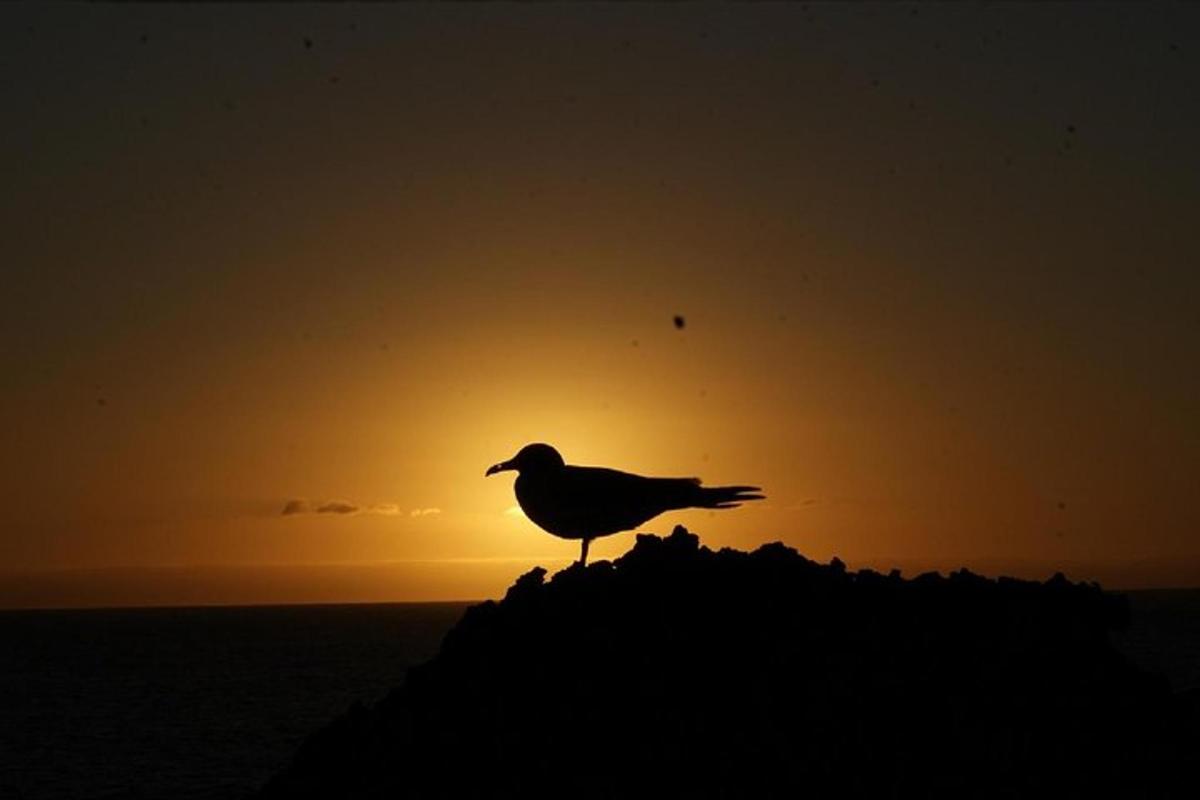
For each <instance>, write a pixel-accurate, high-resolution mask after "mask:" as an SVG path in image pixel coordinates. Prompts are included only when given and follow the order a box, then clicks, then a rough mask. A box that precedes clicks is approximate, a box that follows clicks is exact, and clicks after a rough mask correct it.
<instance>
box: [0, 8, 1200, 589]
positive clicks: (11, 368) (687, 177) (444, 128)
mask: <svg viewBox="0 0 1200 800" xmlns="http://www.w3.org/2000/svg"><path fill="white" fill-rule="evenodd" d="M908 10H909V9H907V8H902V7H899V6H896V7H893V6H886V5H885V6H880V7H877V8H872V9H869V10H868V11H859V10H857V9H855V8H854V7H846V8H843V7H839V6H829V7H822V8H819V9H805V8H803V7H801V6H798V5H797V6H787V5H780V6H767V5H764V6H755V7H752V8H744V9H742V8H739V11H738V13H737V14H736V15H735V14H734V13H733V12H731V11H730V10H729V9H727V8H724V7H712V8H696V7H693V8H690V9H689V10H688V11H687V12H683V11H681V10H679V9H676V8H673V7H666V6H663V7H654V6H646V7H637V6H635V7H609V8H600V7H591V6H562V7H555V8H550V9H536V10H535V9H534V8H532V7H528V8H527V7H523V6H517V7H511V6H510V7H504V8H503V9H501V8H493V7H485V6H480V7H461V8H455V9H453V10H445V9H441V8H438V7H433V6H399V5H398V6H394V7H393V6H384V5H380V6H379V7H375V6H370V7H357V6H356V7H354V8H353V9H350V8H346V9H340V8H339V9H335V8H329V9H325V8H322V9H321V10H320V11H319V12H318V11H316V10H313V9H303V8H298V9H295V10H291V11H289V12H288V14H285V15H278V14H276V13H274V12H270V13H268V12H267V11H266V10H265V9H257V8H253V7H249V8H242V7H234V6H230V7H214V8H208V7H205V8H204V9H203V10H201V9H186V10H185V9H177V8H172V9H164V11H163V12H162V13H161V14H159V15H154V16H153V17H147V16H145V13H144V12H143V11H142V10H141V9H137V8H129V9H125V8H122V9H120V10H118V9H111V10H110V9H105V10H104V11H103V12H99V11H98V10H96V9H94V8H91V7H80V8H75V7H55V6H51V7H45V8H44V7H41V6H36V5H33V4H30V5H26V6H15V7H14V6H10V7H6V8H4V10H3V12H0V13H5V14H10V15H13V16H14V17H22V19H19V20H16V21H15V23H14V24H11V25H4V26H0V37H3V39H4V42H3V43H4V45H5V46H4V48H3V51H4V52H6V53H8V54H10V56H11V59H12V61H13V64H14V65H16V67H15V68H16V69H18V70H19V72H20V74H22V75H25V76H27V80H22V81H18V82H17V83H15V84H13V85H12V86H11V87H10V88H11V89H12V91H13V92H15V93H16V94H15V95H14V99H13V104H14V107H20V108H22V109H23V110H24V115H23V117H22V121H21V124H19V125H9V126H3V127H2V128H0V144H2V145H3V147H2V148H0V149H2V150H3V152H12V153H23V154H26V156H27V157H25V158H22V159H19V160H18V163H14V164H13V165H12V168H11V169H10V170H9V172H8V173H6V179H5V187H6V188H7V189H8V195H7V196H8V197H10V198H12V202H11V203H10V204H9V206H8V209H9V211H10V212H11V213H8V214H6V215H3V216H0V221H2V222H0V224H3V225H4V226H5V229H4V236H3V237H2V238H3V240H4V241H5V246H6V248H7V255H6V260H5V263H6V266H7V267H8V268H9V269H10V270H11V271H13V275H12V277H11V280H10V281H8V282H7V284H6V286H7V290H6V292H5V293H4V295H3V297H0V303H2V304H3V311H4V313H3V314H0V325H4V326H6V327H5V329H4V330H5V332H6V335H5V336H3V337H0V358H2V361H0V367H2V372H3V374H4V375H5V381H6V388H5V391H4V392H3V393H0V421H2V422H0V424H2V425H3V426H4V428H3V431H2V433H3V436H2V437H0V438H2V439H3V441H4V442H5V452H6V457H5V459H3V460H2V461H0V491H2V492H4V493H5V494H4V503H3V507H4V509H5V514H6V517H5V519H4V531H5V535H4V536H3V537H0V563H3V564H5V565H9V566H10V567H12V568H14V569H25V570H45V569H52V568H61V567H79V568H87V569H94V568H138V569H140V568H150V567H157V566H164V567H170V568H176V567H187V566H194V565H214V564H216V565H220V566H222V567H224V566H229V567H231V568H237V569H242V568H249V567H250V566H251V565H262V566H264V568H266V566H267V565H292V566H294V567H295V568H297V569H303V570H309V569H310V568H314V565H321V564H334V565H346V564H355V565H370V564H374V563H389V564H394V563H412V564H417V563H420V564H429V563H435V562H438V563H441V562H444V563H448V564H449V563H456V564H462V563H468V562H469V561H470V560H471V559H485V560H490V561H488V562H487V563H509V564H510V567H505V568H504V569H508V570H510V572H511V574H507V573H506V574H504V575H501V572H502V570H501V569H500V568H497V571H496V572H495V573H489V577H488V579H487V580H486V581H484V580H482V579H480V580H479V581H478V582H477V583H475V584H471V582H470V581H469V580H468V581H465V582H464V581H457V580H454V579H451V578H445V582H444V585H445V586H454V587H458V589H459V590H462V591H465V589H462V587H464V586H468V585H474V586H475V587H476V588H475V589H474V590H472V591H470V592H468V593H467V594H465V595H463V596H471V597H481V596H485V595H494V594H495V593H496V592H498V591H501V590H502V589H503V588H504V586H505V585H506V583H505V581H506V580H509V579H511V578H512V577H514V576H515V574H517V571H518V570H519V569H520V566H521V565H520V564H518V563H517V561H519V560H521V559H526V558H535V557H543V556H544V557H556V556H557V555H559V554H561V556H562V557H563V558H564V559H567V560H569V559H571V558H572V557H574V555H575V552H574V550H575V548H574V545H573V544H572V543H570V542H557V541H554V540H552V539H549V538H548V537H546V536H545V535H544V534H542V533H541V532H540V531H539V530H538V529H537V528H536V526H534V525H533V524H532V523H531V522H529V521H528V520H526V519H524V518H523V516H521V515H519V514H516V513H509V511H507V509H510V508H511V507H512V505H513V503H512V485H511V480H500V479H493V480H492V481H485V480H484V479H483V478H482V477H481V475H482V470H483V469H484V468H486V467H487V466H488V465H489V464H491V463H494V462H495V461H496V460H497V459H498V458H500V457H502V456H504V455H505V454H511V453H513V452H516V450H517V449H518V448H520V447H521V446H522V445H524V444H527V443H529V442H535V441H546V442H552V443H554V444H555V446H556V447H558V449H559V450H560V451H561V452H562V454H563V455H564V457H566V459H567V460H568V461H569V462H570V463H575V464H611V465H618V466H619V467H620V468H622V469H627V470H629V471H631V472H635V473H640V474H646V475H662V476H679V477H687V476H698V477H700V478H702V479H704V481H705V482H707V483H710V484H724V483H736V482H751V483H754V484H757V485H761V486H763V487H764V489H765V491H766V493H767V494H768V496H769V498H770V499H769V500H767V501H764V502H763V504H762V505H760V506H758V507H746V508H742V509H739V510H738V512H737V513H736V514H721V515H716V514H711V515H710V513H709V512H704V511H688V512H678V513H671V514H668V515H665V516H663V517H661V518H659V519H656V520H653V521H652V522H651V523H650V524H649V526H648V528H649V529H650V530H652V531H656V532H659V533H666V532H667V531H669V530H670V527H671V526H672V525H673V524H675V523H677V522H678V523H682V524H684V525H687V526H688V527H689V528H690V529H692V530H694V531H695V532H697V533H699V534H700V535H701V536H702V538H703V542H704V543H705V544H706V545H708V546H711V547H721V546H733V547H739V548H753V547H756V546H757V545H759V544H761V543H763V542H765V541H770V540H775V539H782V540H784V541H785V542H786V543H788V544H790V545H793V546H795V547H797V548H799V549H800V550H801V551H802V552H803V553H805V554H806V555H808V556H810V557H813V558H818V559H823V560H824V559H828V558H829V557H831V556H833V555H838V556H840V557H841V558H843V559H844V560H845V561H847V562H848V563H851V564H859V565H872V566H877V567H882V568H887V567H889V566H890V565H891V564H893V563H900V562H903V563H905V564H917V565H921V566H936V567H940V568H945V567H956V566H960V565H967V566H972V567H979V566H980V565H982V564H986V563H1005V564H1027V565H1029V566H1028V567H1027V569H1025V572H1024V574H1029V575H1033V576H1036V575H1038V574H1041V573H1043V572H1046V571H1053V569H1054V568H1056V566H1055V565H1063V564H1079V565H1080V567H1079V571H1078V572H1076V573H1075V574H1073V575H1072V577H1078V578H1087V577H1090V576H1092V575H1100V574H1104V575H1116V574H1120V573H1119V570H1115V568H1116V567H1119V566H1120V565H1122V564H1132V563H1134V562H1136V561H1137V560H1139V559H1149V560H1151V561H1153V560H1154V559H1157V561H1154V563H1156V564H1162V563H1171V562H1179V563H1184V562H1186V561H1187V559H1188V558H1190V557H1191V556H1194V555H1196V552H1197V545H1196V544H1195V541H1196V539H1195V532H1196V531H1197V530H1200V512H1198V511H1197V507H1196V504H1195V502H1194V498H1195V497H1196V496H1197V494H1198V492H1197V485H1196V476H1197V475H1200V433H1198V425H1200V422H1198V421H1197V420H1198V418H1197V415H1196V414H1195V409H1194V402H1193V400H1194V398H1195V397H1196V396H1197V394H1198V393H1200V375H1198V373H1197V371H1196V370H1195V369H1194V368H1193V367H1192V365H1194V364H1197V363H1200V327H1197V324H1196V317H1195V307H1196V303H1195V302H1194V301H1195V298H1196V297H1197V296H1200V285H1198V283H1197V282H1198V281H1200V277H1198V276H1200V272H1197V271H1196V270H1194V269H1192V265H1194V264H1195V263H1196V262H1197V257H1198V256H1197V252H1196V246H1197V245H1196V242H1197V239H1196V237H1194V236H1192V235H1191V231H1190V229H1189V227H1188V225H1189V220H1190V216H1189V215H1188V214H1187V213H1185V212H1186V211H1187V210H1188V209H1192V208H1194V207H1196V206H1197V205H1198V204H1200V198H1197V197H1196V186H1195V182H1194V181H1191V180H1190V177H1189V176H1191V175H1195V174H1197V171H1198V170H1200V165H1197V163H1196V159H1197V150H1196V149H1195V148H1194V147H1192V146H1191V142H1193V141H1195V140H1196V139H1200V123H1198V121H1197V119H1196V104H1195V103H1194V102H1191V100H1192V95H1193V94H1194V91H1193V87H1192V86H1191V84H1190V83H1188V82H1187V80H1186V76H1187V75H1190V74H1191V71H1189V69H1187V68H1185V67H1186V64H1185V63H1184V62H1185V61H1186V60H1187V59H1191V58H1194V53H1193V51H1191V50H1189V51H1187V52H1186V53H1183V52H1181V50H1180V49H1179V48H1176V49H1171V48H1170V47H1167V46H1165V44H1164V43H1166V42H1169V41H1173V39H1172V37H1174V36H1176V35H1177V34H1176V31H1181V30H1190V29H1191V28H1189V27H1188V26H1190V25H1194V23H1195V17H1194V14H1195V13H1196V12H1195V11H1190V10H1187V9H1186V8H1184V7H1179V8H1175V7H1172V9H1171V10H1169V11H1162V12H1161V13H1158V12H1156V13H1155V14H1137V13H1135V12H1133V11H1131V10H1128V9H1124V8H1119V7H1105V9H1103V10H1100V11H1095V12H1092V13H1091V14H1090V15H1089V16H1088V24H1087V25H1086V26H1082V27H1080V26H1074V25H1063V24H1062V22H1063V17H1064V16H1069V15H1070V14H1072V13H1075V12H1073V11H1070V10H1068V9H1065V8H1064V7H1059V6H1055V7H1052V8H1048V9H1043V8H1040V7H1025V6H1001V7H996V8H991V7H989V8H988V9H986V10H981V11H979V12H978V15H977V16H976V15H973V14H972V13H960V12H957V11H952V10H951V9H950V8H949V7H946V8H942V7H936V6H934V7H928V8H923V9H921V13H920V14H919V15H911V14H909V13H908ZM196 15H200V16H201V17H203V19H204V20H205V24H203V25H197V24H193V23H194V22H195V20H196V19H197V17H196ZM351 16H354V28H353V29H352V28H351V22H352V20H351ZM25 17H28V20H26V19H24V18H25ZM810 17H813V18H814V19H809V18H810ZM81 20H83V21H85V22H86V24H82V23H81ZM31 30H32V31H33V32H32V33H30V31H31ZM996 31H999V32H1000V33H1002V34H1003V35H999V36H993V35H992V34H993V33H994V32H996ZM1064 31H1066V32H1065V33H1064ZM142 33H146V34H148V35H147V36H146V38H145V40H143V39H142V38H141V34H142ZM305 40H308V41H310V42H313V43H314V44H313V46H311V47H305V46H303V45H302V42H303V41H305ZM1130 41H1136V42H1139V43H1140V44H1139V46H1138V47H1129V46H1127V44H1128V42H1130ZM848 43H849V45H852V46H848ZM1064 48H1069V49H1070V50H1071V52H1073V53H1074V56H1073V58H1072V59H1070V60H1069V63H1064V60H1063V59H1062V57H1061V54H1062V52H1064ZM197 53H204V54H208V55H206V56H205V58H206V59H209V60H207V61H205V65H206V66H205V67H204V69H199V68H198V67H197V63H198V62H196V61H195V59H196V58H197V55H196V54H197ZM446 53H455V54H456V57H455V58H454V59H449V60H447V59H446V58H445V54H446ZM847 53H853V57H850V56H848V55H846V54H847ZM1187 63H1190V61H1188V62H1187ZM999 64H1003V68H1000V67H999V66H997V65H999ZM1051 67H1052V68H1051ZM335 74H336V75H337V76H338V77H339V80H338V81H337V82H336V83H334V82H331V81H330V77H331V76H332V75H335ZM1031 85H1036V86H1037V87H1038V91H1037V92H1036V93H1031V92H1030V91H1028V87H1029V86H1031ZM1145 86H1153V87H1155V91H1154V92H1145V91H1144V90H1143V88H1142V87H1145ZM348 131H352V132H353V142H354V145H353V147H344V146H343V144H344V143H345V142H346V141H347V136H348V134H347V132H348ZM813 154H820V157H819V158H816V157H813ZM65 209H66V210H65ZM68 211H69V213H68ZM676 317H678V318H679V321H678V322H677V321H676ZM284 509H290V510H289V511H287V512H286V513H281V511H283V510H284ZM629 539H630V537H622V536H617V537H613V538H612V539H609V540H607V541H606V540H598V541H597V542H596V543H595V545H594V550H593V554H592V555H593V557H594V558H608V557H613V556H616V555H619V554H620V553H621V552H623V551H624V549H625V548H626V547H628V546H629ZM504 559H515V561H512V562H504ZM1188 563H1191V562H1188ZM1089 564H1090V565H1091V566H1088V565H1089ZM1097 565H1101V566H1103V565H1107V566H1106V567H1105V569H1108V571H1107V572H1101V571H1097V569H1096V567H1097ZM1110 567H1112V568H1113V569H1109V568H1110ZM280 568H281V569H282V567H280ZM272 569H274V567H272ZM1089 570H1091V571H1090V572H1089ZM1155 570H1157V573H1156V572H1155ZM304 574H305V575H309V574H311V573H310V572H305V573H304ZM397 574H399V573H397ZM406 574H408V573H406ZM438 574H439V575H445V574H446V573H444V572H439V573H438ZM1139 574H1140V575H1147V576H1151V575H1153V574H1159V575H1160V576H1164V577H1162V578H1161V580H1163V581H1167V582H1172V583H1179V582H1191V580H1190V579H1189V580H1187V581H1181V579H1180V578H1178V577H1171V578H1169V579H1168V578H1167V577H1165V576H1167V575H1171V576H1176V575H1178V574H1180V573H1176V572H1171V571H1169V570H1166V571H1164V570H1163V569H1161V568H1159V567H1155V568H1154V569H1149V568H1147V570H1145V571H1144V572H1143V573H1139ZM415 575H416V573H411V574H409V577H406V578H404V579H403V580H402V581H401V583H402V584H403V586H401V587H400V588H399V589H397V594H396V596H397V597H404V598H406V599H413V598H419V597H420V596H421V595H420V592H430V594H429V595H428V596H429V597H439V598H445V597H446V595H445V593H443V592H441V590H436V589H435V587H434V583H436V582H431V581H427V580H424V579H422V578H419V577H414V576H415ZM398 580H399V579H398ZM439 580H441V579H439ZM471 580H474V578H472V579H471ZM1139 580H1141V581H1142V582H1143V583H1145V582H1151V583H1152V582H1153V580H1152V579H1151V578H1141V579H1139ZM343 585H344V584H343ZM373 585H378V586H383V585H384V582H382V581H380V582H379V583H378V584H373ZM314 591H315V590H314ZM317 595H319V596H321V597H328V596H330V595H327V594H321V593H320V592H317V593H315V594H314V596H317ZM155 596H156V597H161V595H158V594H156V595H155ZM214 596H215V595H214ZM239 596H241V595H239ZM354 596H356V597H357V596H358V595H354ZM288 597H293V595H288Z"/></svg>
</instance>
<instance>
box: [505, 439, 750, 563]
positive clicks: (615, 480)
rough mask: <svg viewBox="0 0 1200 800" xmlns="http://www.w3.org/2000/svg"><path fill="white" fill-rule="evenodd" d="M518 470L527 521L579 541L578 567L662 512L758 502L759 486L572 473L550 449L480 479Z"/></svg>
mask: <svg viewBox="0 0 1200 800" xmlns="http://www.w3.org/2000/svg"><path fill="white" fill-rule="evenodd" d="M506 470H516V471H517V480H516V482H515V483H514V486H513V488H514V489H515V491H516V493H517V502H518V503H520V505H521V510H522V511H524V512H525V516H527V517H529V518H530V519H531V520H533V522H534V523H535V524H536V525H537V526H538V527H539V528H541V529H542V530H544V531H546V532H547V533H552V534H554V535H555V536H558V537H560V538H563V539H582V540H583V550H582V551H581V553H580V555H579V563H580V564H586V563H587V554H588V545H589V544H591V541H592V539H595V538H597V537H599V536H608V535H609V534H613V533H620V532H621V531H628V530H632V529H633V528H636V527H637V526H638V525H641V524H642V523H643V522H646V521H647V520H649V519H653V518H654V517H657V516H658V515H659V514H661V513H663V512H664V511H672V510H675V509H681V508H736V507H737V506H739V505H741V504H742V503H743V502H745V501H747V500H762V499H763V497H764V495H761V494H757V492H759V491H761V490H760V489H759V488H758V487H757V486H711V487H705V486H701V485H700V479H699V478H644V477H642V476H641V475H633V474H631V473H628V472H620V471H619V470H615V469H607V468H605V467H576V466H572V465H569V464H566V463H565V462H564V461H563V457H562V456H560V455H559V454H558V451H557V450H555V449H554V448H553V447H551V446H550V445H548V444H527V445H525V446H524V447H522V448H521V452H519V453H517V454H516V455H515V456H513V457H512V458H510V459H509V460H508V461H501V462H500V463H499V464H493V465H492V466H490V467H488V468H487V472H485V473H484V477H487V476H488V475H495V474H496V473H497V472H504V471H506Z"/></svg>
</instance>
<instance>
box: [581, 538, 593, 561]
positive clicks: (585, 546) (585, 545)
mask: <svg viewBox="0 0 1200 800" xmlns="http://www.w3.org/2000/svg"><path fill="white" fill-rule="evenodd" d="M591 543H592V540H591V539H586V538H585V539H584V540H583V552H582V553H580V554H579V565H580V566H582V567H586V566H587V551H588V545H589V544H591Z"/></svg>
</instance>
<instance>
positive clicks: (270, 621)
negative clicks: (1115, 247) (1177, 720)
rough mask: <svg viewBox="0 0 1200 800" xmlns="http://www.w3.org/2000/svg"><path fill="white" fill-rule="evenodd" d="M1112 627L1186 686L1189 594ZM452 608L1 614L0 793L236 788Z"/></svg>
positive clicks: (177, 794)
mask: <svg viewBox="0 0 1200 800" xmlns="http://www.w3.org/2000/svg"><path fill="white" fill-rule="evenodd" d="M1131 599H1132V601H1133V624H1132V626H1131V628H1130V630H1128V631H1125V632H1123V633H1121V634H1119V635H1117V636H1115V637H1114V641H1115V643H1116V644H1117V646H1118V647H1120V648H1121V649H1122V650H1124V651H1125V652H1126V653H1128V654H1129V656H1130V657H1131V658H1133V659H1134V660H1135V661H1137V662H1138V663H1140V664H1142V665H1143V666H1145V667H1147V668H1148V669H1152V670H1155V671H1158V672H1161V673H1163V674H1165V675H1166V676H1167V677H1168V678H1169V679H1170V680H1171V682H1172V684H1173V685H1174V686H1175V687H1176V688H1179V689H1182V688H1187V687H1192V686H1197V685H1200V590H1185V591H1173V592H1168V591H1163V592H1135V593H1133V594H1131ZM463 609H464V604H429V605H414V604H389V605H350V606H285V607H251V608H183V609H180V608H176V609H122V610H96V611H10V612H0V798H5V799H6V800H7V798H14V800H20V799H25V800H47V799H48V798H79V799H80V800H86V798H180V799H181V800H182V799H183V798H231V797H244V796H245V795H246V794H247V793H249V792H251V791H252V790H253V789H254V788H256V787H257V786H259V785H261V784H262V783H263V782H264V781H265V780H266V779H267V778H268V777H269V776H270V775H271V774H272V773H273V772H275V771H276V770H278V769H279V768H281V767H282V766H284V764H285V763H286V762H287V761H288V759H289V758H290V757H291V755H292V754H293V753H294V752H295V750H296V748H297V746H298V745H299V744H300V742H301V741H302V740H303V739H304V737H305V736H306V735H307V734H309V733H311V732H312V731H313V730H315V729H316V728H318V727H320V726H321V725H322V724H324V723H325V722H327V721H328V720H330V719H332V718H333V717H334V716H336V715H338V714H340V713H341V712H342V711H344V710H345V709H346V708H347V707H349V705H350V704H351V703H352V702H354V701H355V700H361V701H364V702H371V701H373V700H377V699H379V698H380V697H382V696H383V695H384V694H385V693H386V692H387V691H388V690H389V689H390V688H392V687H393V686H395V685H396V684H398V683H399V682H400V681H401V680H402V679H403V675H404V671H405V669H406V668H407V667H408V666H410V665H412V664H415V663H419V662H421V661H424V660H425V659H427V658H429V657H430V656H432V655H433V653H434V652H435V651H436V650H437V647H438V645H439V644H440V641H441V637H442V636H443V635H444V634H445V632H446V631H447V630H449V628H450V627H451V626H452V625H453V624H454V623H455V622H456V621H457V620H458V618H459V616H461V614H462V611H463Z"/></svg>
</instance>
